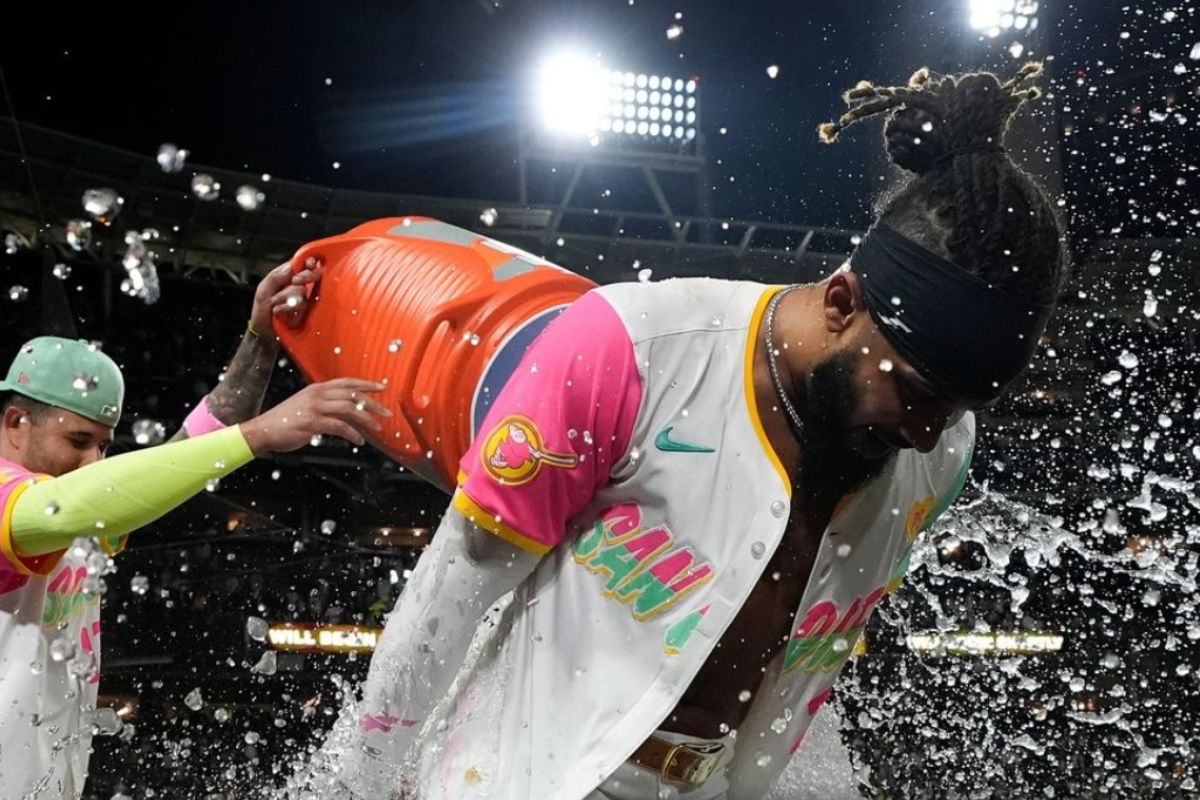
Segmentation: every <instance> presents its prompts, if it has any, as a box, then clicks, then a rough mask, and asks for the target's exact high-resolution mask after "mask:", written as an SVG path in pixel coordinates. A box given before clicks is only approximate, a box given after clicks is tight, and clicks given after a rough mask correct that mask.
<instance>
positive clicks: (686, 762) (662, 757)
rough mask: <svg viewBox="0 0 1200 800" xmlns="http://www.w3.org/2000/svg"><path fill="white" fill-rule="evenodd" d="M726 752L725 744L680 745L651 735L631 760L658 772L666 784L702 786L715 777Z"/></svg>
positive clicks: (634, 752)
mask: <svg viewBox="0 0 1200 800" xmlns="http://www.w3.org/2000/svg"><path fill="white" fill-rule="evenodd" d="M724 752H725V745H724V744H722V743H720V742H713V743H712V744H680V743H676V742H668V741H666V740H665V739H659V738H658V737H657V736H651V737H650V738H649V739H647V740H646V741H644V742H642V745H641V746H640V747H639V748H638V749H637V750H634V751H633V755H631V756H630V757H629V760H630V761H632V762H633V763H635V764H637V765H638V766H641V767H645V768H646V769H648V770H651V771H652V772H656V773H658V776H659V777H660V778H661V779H662V780H663V782H664V783H672V784H675V785H677V786H699V785H700V784H702V783H704V782H705V781H706V780H708V779H709V778H710V777H712V774H713V772H715V771H716V769H717V763H718V762H719V761H720V760H721V754H722V753H724Z"/></svg>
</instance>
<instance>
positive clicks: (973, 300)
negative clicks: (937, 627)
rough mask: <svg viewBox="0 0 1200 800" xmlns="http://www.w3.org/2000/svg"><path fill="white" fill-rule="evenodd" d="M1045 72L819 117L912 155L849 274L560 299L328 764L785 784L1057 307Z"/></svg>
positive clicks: (923, 87)
mask: <svg viewBox="0 0 1200 800" xmlns="http://www.w3.org/2000/svg"><path fill="white" fill-rule="evenodd" d="M1038 71H1039V67H1038V65H1027V66H1026V67H1024V68H1022V70H1021V71H1020V72H1019V73H1018V74H1017V75H1016V76H1015V77H1014V78H1012V79H1011V80H1008V81H1002V80H1001V79H999V78H997V77H996V76H994V75H992V74H989V73H971V74H965V75H954V76H936V75H933V74H931V73H929V72H928V71H927V70H921V71H920V72H918V73H916V74H915V75H914V76H913V77H912V79H911V80H910V81H909V83H908V85H905V86H897V87H876V86H874V85H872V84H869V83H866V82H863V83H860V84H859V85H858V86H856V87H855V88H854V89H852V90H851V91H850V92H848V93H847V95H846V100H847V103H848V105H849V111H848V112H847V113H846V114H845V115H844V116H843V117H842V118H841V119H840V120H839V121H837V122H835V123H829V124H828V125H825V126H822V131H821V132H822V135H823V137H824V138H825V139H826V140H829V141H832V140H833V139H834V138H836V136H837V135H838V133H839V132H840V131H841V129H843V128H845V127H846V126H848V125H851V124H852V123H854V122H856V121H858V120H859V119H863V118H866V117H870V116H872V115H874V114H879V113H886V114H887V115H888V118H887V123H886V126H885V130H884V133H885V140H886V145H887V150H888V153H889V156H890V157H891V159H892V161H893V162H894V163H895V164H896V165H897V167H899V168H900V169H901V170H903V171H905V172H906V173H907V176H906V178H905V179H904V180H903V181H902V182H901V183H900V184H899V185H898V186H897V187H896V188H894V189H893V191H892V192H890V193H889V194H888V195H887V196H886V198H885V199H884V200H883V201H882V202H881V203H880V206H879V209H878V212H877V218H876V221H875V223H874V225H873V226H872V228H871V230H870V231H869V233H868V234H867V235H866V236H865V237H864V239H863V241H862V242H861V244H860V245H859V247H858V248H857V250H856V251H855V253H854V254H853V255H852V256H851V258H850V260H849V262H848V263H847V264H846V265H845V266H844V267H843V268H842V269H841V270H840V271H839V272H837V273H836V274H835V275H833V276H832V277H830V278H828V279H827V280H825V281H823V282H821V283H816V284H809V285H802V286H789V287H780V286H765V285H762V284H757V283H750V282H729V281H718V280H703V279H699V280H672V281H664V282H661V283H657V284H650V285H642V284H636V283H635V284H618V285H613V286H608V287H604V288H600V289H597V290H594V291H591V292H589V293H588V294H586V295H584V296H583V297H582V298H581V299H579V300H577V301H576V302H574V303H573V304H572V305H571V306H570V307H569V308H568V309H567V310H566V311H565V312H563V313H562V314H561V316H559V317H558V318H557V319H555V320H554V321H553V322H551V323H550V324H549V326H548V327H547V328H546V329H545V331H544V332H543V333H542V334H541V335H540V336H539V337H538V338H537V340H536V341H535V342H534V343H533V345H532V346H531V347H530V348H529V350H528V351H527V352H526V354H525V356H524V358H523V360H522V361H521V362H520V365H519V366H518V367H517V368H516V371H515V372H514V373H513V375H512V376H511V377H510V378H509V380H508V382H507V383H506V384H505V386H504V388H503V390H502V391H501V392H500V394H499V396H498V397H497V398H496V399H495V402H494V404H493V405H492V407H491V409H490V411H489V412H488V415H487V418H486V420H485V422H484V424H483V427H482V429H481V430H480V431H479V434H478V436H476V438H475V439H474V442H473V444H472V446H471V449H470V451H469V452H468V453H467V454H466V455H465V456H464V457H463V459H462V461H461V465H460V466H461V472H460V475H459V479H458V486H457V489H456V491H455V492H454V495H453V499H452V501H451V505H450V508H449V509H448V511H447V513H446V515H445V517H444V518H443V520H442V523H441V526H440V528H439V530H438V532H437V534H436V536H435V537H434V540H433V543H432V544H431V545H430V547H429V548H428V549H427V550H426V551H425V553H423V555H422V557H421V559H420V562H419V563H418V565H417V568H416V570H415V572H414V574H413V576H412V579H411V581H410V583H409V584H408V586H407V587H406V589H405V591H404V593H403V594H402V596H401V597H400V599H399V601H398V603H397V606H396V609H395V610H394V612H393V613H392V615H391V617H390V619H389V620H388V623H387V627H386V630H385V633H384V635H383V638H382V641H381V642H380V646H379V648H378V650H377V651H376V653H375V655H374V658H373V660H372V664H371V670H370V674H369V677H368V679H367V682H366V685H365V688H364V691H363V696H362V700H361V702H360V703H359V704H358V705H357V706H356V707H355V708H353V709H352V710H351V711H349V712H347V713H345V714H344V715H343V716H342V718H341V720H340V721H339V723H338V725H337V726H336V727H335V730H334V731H333V733H332V734H331V736H330V739H329V740H328V742H327V744H326V747H325V748H324V750H323V751H322V753H321V754H320V757H319V764H318V767H319V769H318V770H317V777H316V778H314V779H313V785H312V788H315V789H316V790H317V791H318V793H322V792H324V793H325V794H327V795H328V796H342V797H344V796H346V794H347V790H349V793H350V794H352V795H353V796H355V797H360V798H377V797H389V796H391V797H410V796H411V797H421V798H439V799H440V798H476V797H478V798H485V797H486V798H513V799H514V800H515V799H516V798H522V799H524V798H559V799H561V800H584V799H585V798H586V800H626V799H628V800H633V798H666V797H683V798H688V800H714V799H716V798H736V799H738V800H740V799H741V798H757V797H761V796H762V795H763V794H765V793H766V791H767V790H768V789H769V787H770V785H771V783H772V781H773V780H774V779H775V777H777V776H778V775H779V773H780V772H781V771H782V770H783V768H784V766H785V765H786V763H787V761H788V760H789V758H790V757H791V755H792V754H793V753H795V752H796V751H797V750H798V748H800V746H801V744H802V741H803V738H804V734H805V731H806V730H807V728H808V726H809V724H810V722H811V721H812V719H813V717H814V716H815V715H816V714H817V713H818V711H819V710H820V708H821V707H822V705H823V704H824V703H825V702H826V701H827V700H828V698H829V696H830V692H831V688H832V686H833V683H834V680H835V678H836V676H837V674H838V671H839V670H840V669H841V667H842V665H843V664H844V663H845V661H846V659H847V658H848V657H849V655H850V653H851V652H852V650H853V648H854V644H855V643H856V641H857V640H858V639H859V637H860V636H861V635H862V631H863V629H864V627H865V625H866V624H867V621H868V619H869V618H870V615H871V612H872V610H873V609H874V608H875V607H876V605H877V604H878V603H879V601H880V600H881V599H882V598H883V597H884V596H885V595H886V594H887V593H888V592H890V591H891V590H893V589H894V588H895V587H896V586H897V585H898V584H899V583H900V581H901V580H902V579H903V576H904V574H905V571H906V567H907V561H908V555H909V552H910V549H911V547H912V545H913V541H914V539H915V538H916V536H917V535H918V534H919V533H920V532H921V531H922V530H923V529H925V528H927V527H928V526H929V524H930V523H931V522H932V520H933V519H935V518H936V517H937V515H938V514H939V513H941V512H942V511H943V510H944V509H945V508H946V507H948V506H949V505H950V504H951V503H952V502H953V501H954V499H955V497H956V496H957V495H958V493H959V491H960V490H961V488H962V486H963V484H964V482H965V480H966V476H967V472H968V468H969V465H970V456H971V451H972V448H973V445H974V439H975V423H974V416H973V414H972V413H971V412H972V410H973V409H977V408H979V407H981V406H983V405H986V404H988V403H990V402H993V401H994V400H996V399H997V398H999V397H1001V396H1002V395H1003V394H1004V392H1005V391H1006V390H1007V389H1008V388H1009V387H1010V386H1011V385H1012V383H1013V381H1014V380H1015V379H1016V378H1017V377H1018V376H1019V375H1020V374H1021V372H1022V371H1023V370H1024V369H1025V367H1026V366H1027V365H1028V364H1029V361H1030V359H1031V358H1032V357H1033V354H1034V352H1035V348H1036V346H1037V343H1038V340H1039V338H1040V337H1041V335H1042V333H1043V331H1044V330H1045V326H1046V324H1047V321H1048V318H1049V316H1050V314H1051V312H1052V310H1053V308H1054V306H1055V303H1056V300H1057V297H1058V294H1059V292H1060V290H1061V287H1062V283H1063V281H1064V274H1065V257H1064V255H1063V250H1062V246H1061V244H1060V241H1061V236H1062V233H1061V230H1060V227H1059V224H1058V222H1057V220H1056V217H1055V215H1054V212H1053V207H1052V203H1051V201H1050V200H1049V199H1048V198H1047V197H1046V195H1045V194H1044V193H1043V192H1042V191H1041V190H1040V189H1039V188H1038V187H1037V185H1036V184H1035V183H1034V182H1033V181H1032V179H1031V178H1030V177H1029V176H1028V175H1026V174H1025V173H1024V172H1022V171H1021V170H1020V169H1019V168H1018V167H1017V166H1016V165H1015V164H1014V163H1013V161H1012V160H1011V159H1010V158H1009V156H1008V154H1007V153H1006V152H1005V151H1004V150H1003V147H1002V143H1003V141H1004V132H1005V129H1006V127H1007V124H1008V120H1009V118H1010V117H1011V116H1012V114H1013V113H1014V112H1015V111H1016V110H1017V108H1018V107H1019V106H1020V105H1021V104H1022V102H1023V101H1024V100H1026V99H1028V98H1030V97H1032V96H1034V94H1035V92H1034V90H1032V89H1027V88H1023V87H1024V84H1025V82H1026V81H1027V80H1028V79H1029V78H1030V77H1031V76H1033V75H1035V74H1037V72H1038ZM996 198H1003V200H1002V202H999V203H997V201H996Z"/></svg>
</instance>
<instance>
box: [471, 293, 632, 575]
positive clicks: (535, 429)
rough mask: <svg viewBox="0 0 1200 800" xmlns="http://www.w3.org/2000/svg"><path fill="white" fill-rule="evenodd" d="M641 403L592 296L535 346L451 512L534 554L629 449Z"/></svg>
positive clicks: (617, 333)
mask: <svg viewBox="0 0 1200 800" xmlns="http://www.w3.org/2000/svg"><path fill="white" fill-rule="evenodd" d="M641 401H642V382H641V376H640V375H639V374H638V371H637V360H636V356H635V354H634V349H633V343H632V342H631V341H630V339H629V334H628V332H627V331H626V329H625V325H624V323H622V322H621V319H620V317H618V316H617V313H616V312H615V311H614V310H613V308H612V306H610V305H609V304H608V302H607V301H606V300H604V298H603V297H601V296H600V295H599V294H597V293H595V292H591V293H589V294H586V295H584V296H583V297H581V298H580V299H579V300H577V301H575V303H573V304H572V305H571V307H570V308H568V309H567V310H566V311H564V312H563V313H562V314H561V315H560V316H559V317H558V318H557V319H555V320H554V321H553V322H551V323H550V324H549V325H548V326H547V327H546V330H545V331H543V332H542V334H541V335H540V336H539V337H538V338H537V339H536V340H535V341H534V343H533V344H532V345H531V346H530V348H529V350H528V352H526V353H525V356H524V358H523V359H522V360H521V363H520V365H519V366H518V367H517V369H516V371H515V372H514V373H513V375H512V377H511V378H509V380H508V382H507V383H506V384H505V386H504V388H503V389H502V390H501V391H500V394H499V396H498V397H497V398H496V402H495V404H494V405H493V406H492V408H491V410H490V411H489V412H488V415H487V417H486V418H485V419H484V422H483V426H482V427H481V428H480V429H479V433H478V435H477V436H476V437H475V441H474V442H472V444H471V449H470V450H469V451H467V454H466V455H465V456H463V459H462V461H461V462H460V464H459V477H458V483H459V488H458V491H457V492H455V495H454V505H455V507H456V508H457V509H458V510H459V511H461V512H462V513H463V514H464V515H466V516H467V517H468V518H469V519H471V520H472V521H473V522H474V523H475V524H476V525H479V526H480V527H481V528H484V529H486V530H489V531H491V532H492V533H495V534H496V535H498V536H501V537H502V538H504V539H507V540H508V541H510V542H512V543H514V544H516V545H518V546H520V547H522V548H524V549H526V550H530V551H533V552H535V553H545V552H548V551H549V550H551V549H552V548H553V547H555V546H556V545H557V544H558V543H559V542H561V541H562V540H563V538H564V537H565V535H566V528H567V522H568V520H570V519H571V518H572V517H574V516H575V515H576V514H578V513H579V512H580V511H582V510H583V508H584V506H586V505H587V503H588V502H589V501H590V500H591V499H592V496H593V495H594V494H595V492H596V490H597V489H599V488H600V487H602V486H603V485H604V484H605V483H607V481H608V476H609V472H610V471H611V470H612V468H613V465H614V464H616V462H617V461H619V460H620V459H621V458H622V456H624V455H625V453H626V451H627V450H628V449H629V443H630V438H631V436H632V432H633V423H634V419H635V418H636V416H637V412H638V407H639V406H640V405H641Z"/></svg>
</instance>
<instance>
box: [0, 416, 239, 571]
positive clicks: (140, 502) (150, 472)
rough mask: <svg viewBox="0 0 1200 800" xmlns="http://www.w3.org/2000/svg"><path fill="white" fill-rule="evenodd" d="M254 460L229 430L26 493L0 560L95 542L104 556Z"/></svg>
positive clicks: (97, 466) (123, 458)
mask: <svg viewBox="0 0 1200 800" xmlns="http://www.w3.org/2000/svg"><path fill="white" fill-rule="evenodd" d="M253 458H254V454H253V453H252V452H251V451H250V446H249V445H248V444H246V439H245V437H243V436H242V430H241V428H240V427H238V426H237V425H234V426H231V427H228V428H225V429H224V430H220V431H216V432H214V433H209V434H205V435H204V436H198V437H196V438H195V439H186V440H183V441H180V442H174V443H172V444H165V445H161V446H159V447H151V448H149V449H147V450H139V451H137V452H134V453H123V454H122V455H119V456H114V457H112V458H109V459H105V460H103V461H98V462H96V463H94V464H89V465H88V466H86V467H83V468H81V469H77V470H75V471H74V472H68V473H67V474H66V475H62V476H60V477H58V478H53V479H50V480H43V481H38V482H36V483H33V484H31V485H29V486H28V488H26V489H25V490H24V491H23V492H22V493H21V495H20V497H18V498H16V501H15V504H14V505H13V507H12V516H11V518H10V524H9V525H8V526H6V527H7V530H6V531H5V533H6V534H7V535H6V536H0V539H2V540H3V541H0V546H3V547H4V549H5V550H8V549H9V548H11V549H12V551H13V552H12V553H6V554H7V555H10V556H11V555H17V556H26V557H29V556H39V555H42V554H44V553H51V552H54V551H56V550H62V549H64V548H66V547H68V546H70V544H71V542H72V541H73V540H74V539H75V537H77V536H100V537H101V539H102V541H103V540H108V541H107V542H106V544H107V548H106V549H113V543H114V541H115V540H117V539H119V537H121V536H124V535H125V534H127V533H129V532H130V531H132V530H135V529H137V528H140V527H142V526H143V525H146V524H148V523H150V522H153V521H154V520H156V519H158V518H159V517H161V516H162V515H164V514H166V513H167V512H168V511H171V510H172V509H174V508H175V507H176V506H179V505H181V504H182V503H183V502H184V501H186V500H188V499H189V498H190V497H192V496H193V495H195V494H196V493H197V492H199V491H200V490H201V489H203V488H204V487H205V485H206V484H207V483H208V481H210V480H213V479H216V478H221V477H224V476H225V475H228V474H229V473H230V472H233V471H234V470H235V469H237V468H238V467H240V466H242V465H243V464H245V463H247V462H248V461H250V460H252V459H253Z"/></svg>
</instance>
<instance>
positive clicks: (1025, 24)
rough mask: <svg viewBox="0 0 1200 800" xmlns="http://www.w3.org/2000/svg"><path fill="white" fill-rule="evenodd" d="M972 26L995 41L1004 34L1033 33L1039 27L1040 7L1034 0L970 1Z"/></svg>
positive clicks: (969, 8)
mask: <svg viewBox="0 0 1200 800" xmlns="http://www.w3.org/2000/svg"><path fill="white" fill-rule="evenodd" d="M968 2H969V6H968V10H969V13H970V19H969V22H970V25H971V27H972V28H974V29H975V30H977V31H982V32H983V35H984V36H987V37H988V38H989V39H995V38H996V37H997V36H1000V35H1001V34H1003V33H1008V32H1013V31H1015V32H1017V33H1018V34H1020V33H1024V32H1025V31H1033V30H1036V29H1037V26H1038V6H1039V5H1040V3H1037V2H1034V0H968Z"/></svg>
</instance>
